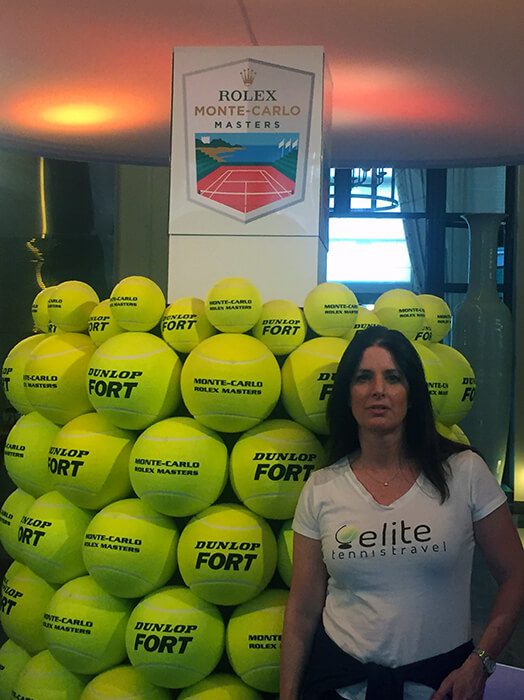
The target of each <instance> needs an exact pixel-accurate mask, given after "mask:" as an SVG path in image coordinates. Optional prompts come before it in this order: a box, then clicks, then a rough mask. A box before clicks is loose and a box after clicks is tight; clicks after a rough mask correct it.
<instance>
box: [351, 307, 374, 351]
mask: <svg viewBox="0 0 524 700" xmlns="http://www.w3.org/2000/svg"><path fill="white" fill-rule="evenodd" d="M369 326H380V321H379V320H378V316H377V315H376V314H374V313H373V311H370V310H369V309H368V308H366V307H365V306H359V307H358V313H357V320H356V321H355V325H354V326H353V328H352V329H351V330H350V331H348V332H347V333H344V335H343V336H342V337H343V338H345V339H346V340H349V342H351V341H352V340H353V338H354V337H355V336H356V334H357V333H359V332H360V331H363V330H365V329H366V328H369Z"/></svg>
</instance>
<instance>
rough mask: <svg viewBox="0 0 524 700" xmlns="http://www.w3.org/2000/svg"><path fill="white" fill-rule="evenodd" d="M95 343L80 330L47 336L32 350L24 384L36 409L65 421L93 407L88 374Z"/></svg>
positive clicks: (56, 420)
mask: <svg viewBox="0 0 524 700" xmlns="http://www.w3.org/2000/svg"><path fill="white" fill-rule="evenodd" d="M94 350H95V344H94V343H93V341H92V340H91V338H89V337H88V336H87V335H83V334H81V333H61V334H59V335H51V336H48V337H47V338H46V339H45V340H42V342H41V343H39V344H38V345H37V346H36V347H35V348H34V349H33V351H32V352H31V354H30V355H29V358H28V360H27V362H26V364H25V369H24V388H25V393H26V396H27V399H28V400H29V403H30V404H31V407H32V408H33V410H35V411H38V412H39V413H41V414H42V415H43V416H45V417H46V418H48V419H49V420H50V421H53V423H56V424H57V425H64V424H65V423H67V422H68V421H70V420H72V419H73V418H76V416H79V415H81V414H82V413H88V412H89V411H91V410H92V407H91V403H90V401H89V398H88V395H87V389H86V386H85V376H86V371H87V367H88V364H89V360H90V359H91V355H92V354H93V352H94Z"/></svg>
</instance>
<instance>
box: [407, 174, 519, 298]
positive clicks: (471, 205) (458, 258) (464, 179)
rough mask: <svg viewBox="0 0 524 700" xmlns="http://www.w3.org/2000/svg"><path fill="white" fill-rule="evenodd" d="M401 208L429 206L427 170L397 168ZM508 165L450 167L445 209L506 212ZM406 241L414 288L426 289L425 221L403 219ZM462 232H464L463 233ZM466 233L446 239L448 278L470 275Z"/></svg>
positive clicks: (453, 210) (449, 210)
mask: <svg viewBox="0 0 524 700" xmlns="http://www.w3.org/2000/svg"><path fill="white" fill-rule="evenodd" d="M395 176H396V182H397V192H398V197H399V203H400V211H401V212H403V213H404V212H405V213H409V212H411V213H412V212H424V211H425V210H426V171H425V170H422V169H418V168H409V169H408V168H399V169H397V170H395ZM505 176H506V174H505V168H504V167H495V168H492V167H489V168H488V167H485V168H450V169H449V170H448V171H447V202H446V210H447V211H448V212H455V213H457V214H466V213H483V212H492V213H497V212H503V211H504V206H505V201H504V188H505ZM404 232H405V235H406V244H407V248H408V252H409V257H410V261H411V271H412V283H413V291H414V292H415V293H417V294H420V293H424V292H425V291H426V275H425V272H426V256H427V252H426V221H425V220H424V219H407V220H405V221H404ZM462 234H463V235H462ZM468 249H469V246H468V243H467V234H466V232H465V231H462V232H460V231H458V232H457V233H456V234H454V235H451V236H450V237H449V240H447V241H446V278H447V279H448V280H452V281H455V280H463V279H465V276H464V275H465V273H464V271H466V275H467V264H468V263H467V258H468Z"/></svg>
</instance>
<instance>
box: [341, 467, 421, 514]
mask: <svg viewBox="0 0 524 700" xmlns="http://www.w3.org/2000/svg"><path fill="white" fill-rule="evenodd" d="M346 463H347V469H346V473H347V477H348V479H349V481H350V482H351V483H352V484H353V487H354V488H355V490H356V491H357V492H358V493H359V494H360V495H361V496H362V497H363V498H364V499H365V500H366V501H368V503H370V504H371V505H373V506H375V507H377V508H381V509H383V510H394V509H395V508H400V507H401V506H403V505H404V504H405V503H407V502H408V501H410V500H411V498H413V495H414V494H415V493H416V492H417V491H418V490H419V489H420V482H421V480H422V479H423V478H424V477H423V475H422V474H419V475H418V477H417V478H416V480H415V481H414V482H413V483H412V484H411V486H410V487H409V489H408V490H407V491H406V493H403V494H402V496H399V497H398V498H397V499H395V500H394V501H393V502H392V503H390V504H389V505H385V504H384V503H379V502H378V501H376V500H375V499H374V498H373V496H372V495H371V493H370V492H369V491H368V490H367V488H366V487H365V486H364V484H362V483H361V482H360V481H359V480H358V479H357V477H356V475H355V472H354V471H353V469H351V464H350V461H349V459H346Z"/></svg>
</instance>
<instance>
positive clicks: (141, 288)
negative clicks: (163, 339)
mask: <svg viewBox="0 0 524 700" xmlns="http://www.w3.org/2000/svg"><path fill="white" fill-rule="evenodd" d="M109 307H110V309H111V312H112V314H113V316H114V318H115V320H116V322H117V323H118V325H119V326H120V327H121V328H124V329H125V330H126V331H150V330H151V329H152V328H154V327H155V326H156V325H157V323H158V322H159V321H160V319H161V318H162V314H163V313H164V311H165V308H166V298H165V296H164V292H163V291H162V290H161V289H160V287H159V286H158V284H157V283H156V282H153V280H151V279H149V278H148V277H141V276H140V275H132V276H131V277H126V278H124V279H123V280H121V281H120V282H119V283H118V284H117V285H116V287H114V288H113V291H112V292H111V296H110V299H109Z"/></svg>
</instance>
